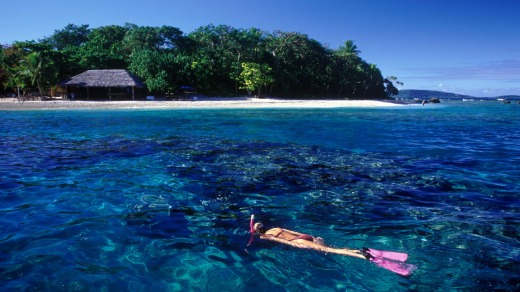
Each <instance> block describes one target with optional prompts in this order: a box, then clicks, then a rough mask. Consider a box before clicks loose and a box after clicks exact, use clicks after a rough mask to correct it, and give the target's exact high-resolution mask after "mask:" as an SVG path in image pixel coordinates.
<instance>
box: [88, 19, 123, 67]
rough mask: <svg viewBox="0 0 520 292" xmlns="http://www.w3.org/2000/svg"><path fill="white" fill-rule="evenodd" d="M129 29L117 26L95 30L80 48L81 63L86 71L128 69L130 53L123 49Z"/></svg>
mask: <svg viewBox="0 0 520 292" xmlns="http://www.w3.org/2000/svg"><path fill="white" fill-rule="evenodd" d="M127 31H128V29H127V28H125V27H122V26H117V25H111V26H103V27H99V28H96V29H93V30H92V31H91V32H90V34H89V35H88V41H87V42H86V43H85V44H84V45H83V46H81V47H80V52H79V56H78V57H79V63H80V66H81V67H82V68H84V69H126V67H127V65H128V64H127V60H128V57H129V53H128V52H126V53H125V51H124V49H123V39H124V37H125V34H126V32H127Z"/></svg>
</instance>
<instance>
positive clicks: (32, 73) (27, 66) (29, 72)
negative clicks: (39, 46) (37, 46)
mask: <svg viewBox="0 0 520 292" xmlns="http://www.w3.org/2000/svg"><path fill="white" fill-rule="evenodd" d="M53 65H54V63H53V61H52V59H51V58H49V57H48V56H46V55H45V53H44V52H32V53H30V54H29V55H27V56H26V57H25V59H24V60H22V63H21V69H20V71H19V74H21V75H22V76H23V75H25V76H27V77H28V78H29V79H30V80H31V84H32V85H33V86H34V85H36V86H37V87H38V91H39V92H40V97H41V98H43V94H44V92H45V86H46V85H47V86H52V85H54V84H53V83H55V82H56V76H57V74H56V70H55V68H54V67H53Z"/></svg>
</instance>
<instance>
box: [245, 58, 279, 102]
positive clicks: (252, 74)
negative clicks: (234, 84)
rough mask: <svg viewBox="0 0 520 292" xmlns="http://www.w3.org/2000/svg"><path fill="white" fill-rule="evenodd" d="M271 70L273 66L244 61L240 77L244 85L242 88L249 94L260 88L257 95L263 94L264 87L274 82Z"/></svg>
mask: <svg viewBox="0 0 520 292" xmlns="http://www.w3.org/2000/svg"><path fill="white" fill-rule="evenodd" d="M271 71H272V69H271V67H269V66H268V65H267V64H257V63H242V72H241V73H240V77H239V79H240V81H241V83H242V84H243V85H242V86H241V87H240V89H245V90H247V94H248V95H251V92H253V91H255V90H258V92H257V95H258V96H261V93H262V87H264V88H265V87H267V86H268V85H270V84H272V83H273V82H274V78H273V77H272V76H271Z"/></svg>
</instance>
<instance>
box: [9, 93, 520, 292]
mask: <svg viewBox="0 0 520 292" xmlns="http://www.w3.org/2000/svg"><path fill="white" fill-rule="evenodd" d="M519 114H520V106H518V105H516V104H510V105H504V104H500V103H496V102H472V103H456V102H451V103H450V102H448V103H443V104H441V105H427V106H424V107H422V106H411V107H404V108H402V107H399V108H389V109H387V108H385V109H249V110H246V109H240V110H216V109H211V110H196V109H191V110H69V111H65V110H63V111H4V112H0V116H1V119H0V198H1V200H0V231H1V232H0V289H2V290H80V291H81V290H89V289H90V290H98V289H102V288H105V289H110V290H123V289H124V290H130V289H131V290H132V291H145V290H152V289H160V290H161V291H167V290H170V291H180V290H182V291H185V290H198V291H200V290H205V291H229V290H236V291H245V290H248V291H285V290H287V291H302V290H310V289H312V290H321V291H336V290H357V291H360V290H361V291H363V290H367V291H374V290H376V291H388V290H397V291H402V290H442V291H444V290H492V289H503V290H518V289H520V276H519V275H520V268H519V267H520V236H519V234H520V216H519V211H520V184H519V182H518V178H519V177H520V118H519ZM253 213H254V214H255V216H256V218H257V220H259V221H262V222H263V223H264V224H265V225H267V226H273V227H274V226H280V227H284V228H288V229H292V230H298V231H301V232H305V233H308V234H313V235H316V236H321V237H323V238H324V239H325V240H326V241H327V243H328V244H330V245H332V246H337V247H347V246H348V247H351V248H361V247H363V246H368V247H372V248H376V249H383V250H395V251H404V252H407V253H409V255H410V258H409V262H410V263H414V264H416V265H417V266H418V270H417V271H415V272H414V273H413V274H412V276H410V277H407V278H404V277H401V276H398V275H395V274H393V273H391V272H389V271H387V270H384V269H381V268H378V267H376V266H375V265H373V264H371V263H369V262H367V261H363V260H360V259H356V258H346V257H342V256H337V255H328V254H322V253H319V252H314V251H307V250H299V249H295V248H291V247H285V246H280V245H277V244H274V243H271V242H263V241H262V240H260V239H256V240H255V241H254V243H253V245H252V246H250V247H247V249H246V244H247V242H248V240H249V234H248V228H249V226H248V225H249V223H248V220H249V216H250V214H253Z"/></svg>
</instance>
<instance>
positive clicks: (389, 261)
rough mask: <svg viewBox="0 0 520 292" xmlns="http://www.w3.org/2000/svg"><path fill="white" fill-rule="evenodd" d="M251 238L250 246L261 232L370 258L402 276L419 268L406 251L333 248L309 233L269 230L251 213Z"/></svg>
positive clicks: (283, 240)
mask: <svg viewBox="0 0 520 292" xmlns="http://www.w3.org/2000/svg"><path fill="white" fill-rule="evenodd" d="M249 228H250V232H251V239H250V240H249V243H248V244H247V245H248V246H249V245H250V244H251V243H252V242H253V238H254V234H255V233H258V234H260V238H261V239H267V240H271V241H276V242H279V243H283V244H287V245H290V246H294V247H298V248H311V249H314V250H318V251H322V252H325V253H335V254H340V255H344V256H351V257H356V258H361V259H366V260H369V261H371V262H373V263H375V264H376V265H377V266H379V267H381V268H384V269H387V270H390V271H392V272H394V273H397V274H399V275H401V276H409V275H410V274H411V273H412V271H414V270H415V269H417V268H416V267H415V266H414V265H411V264H406V263H405V261H406V260H407V259H408V255H407V254H406V253H399V252H390V251H380V250H375V249H371V248H362V249H360V250H358V249H348V248H333V247H330V246H327V245H325V243H324V242H323V239H322V238H320V237H314V236H311V235H308V234H303V233H299V232H295V231H291V230H287V229H282V228H271V229H269V230H267V229H266V228H265V227H264V225H263V224H262V223H260V222H258V223H254V215H251V220H250V226H249Z"/></svg>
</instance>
